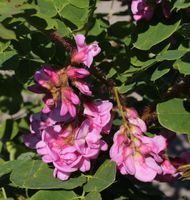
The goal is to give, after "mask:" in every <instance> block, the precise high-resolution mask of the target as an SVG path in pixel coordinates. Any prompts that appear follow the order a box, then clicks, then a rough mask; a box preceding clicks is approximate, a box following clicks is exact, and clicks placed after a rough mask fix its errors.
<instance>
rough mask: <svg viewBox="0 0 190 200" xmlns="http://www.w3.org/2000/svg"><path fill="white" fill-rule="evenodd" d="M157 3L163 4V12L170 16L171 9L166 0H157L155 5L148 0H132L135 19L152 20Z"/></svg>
mask: <svg viewBox="0 0 190 200" xmlns="http://www.w3.org/2000/svg"><path fill="white" fill-rule="evenodd" d="M156 4H161V6H162V11H163V14H164V16H165V17H166V18H168V17H169V16H170V9H169V6H168V4H167V2H166V0H155V5H153V4H150V3H148V2H147V1H146V0H132V2H131V11H132V14H133V18H134V20H135V21H140V20H142V19H144V20H146V21H149V20H151V19H152V17H153V15H154V8H155V6H156Z"/></svg>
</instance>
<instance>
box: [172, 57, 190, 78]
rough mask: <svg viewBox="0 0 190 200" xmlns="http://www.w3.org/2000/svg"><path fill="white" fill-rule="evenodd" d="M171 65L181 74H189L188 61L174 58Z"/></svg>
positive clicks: (189, 66) (189, 65) (189, 63)
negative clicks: (174, 60)
mask: <svg viewBox="0 0 190 200" xmlns="http://www.w3.org/2000/svg"><path fill="white" fill-rule="evenodd" d="M173 67H174V68H175V69H177V70H178V71H179V72H180V73H181V74H185V75H190V62H185V61H183V60H181V59H179V60H176V62H175V63H174V64H173Z"/></svg>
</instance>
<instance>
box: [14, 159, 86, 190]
mask: <svg viewBox="0 0 190 200" xmlns="http://www.w3.org/2000/svg"><path fill="white" fill-rule="evenodd" d="M10 180H11V181H12V183H13V184H14V185H16V186H19V187H21V188H29V189H55V188H64V189H73V188H76V187H79V186H81V185H82V184H84V183H85V182H86V178H85V177H84V176H80V177H77V178H70V179H69V180H68V181H60V180H58V179H57V178H54V177H53V170H52V169H50V168H49V167H48V165H47V164H45V163H43V162H42V161H40V160H27V161H26V163H24V165H21V166H20V167H19V168H16V169H14V170H13V172H12V173H11V177H10Z"/></svg>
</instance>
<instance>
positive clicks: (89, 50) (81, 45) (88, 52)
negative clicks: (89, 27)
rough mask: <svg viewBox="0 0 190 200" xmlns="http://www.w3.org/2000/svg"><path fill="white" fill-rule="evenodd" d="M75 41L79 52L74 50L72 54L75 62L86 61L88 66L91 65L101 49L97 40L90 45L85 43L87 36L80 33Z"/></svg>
mask: <svg viewBox="0 0 190 200" xmlns="http://www.w3.org/2000/svg"><path fill="white" fill-rule="evenodd" d="M75 42H76V45H77V50H78V51H77V52H74V54H73V56H72V62H73V63H84V64H85V65H86V66H87V67H90V66H91V64H92V62H93V58H94V57H95V56H96V55H98V54H99V53H100V51H101V49H100V47H99V46H98V43H97V42H94V43H92V44H90V45H87V44H86V43H85V36H84V35H82V34H78V35H76V36H75Z"/></svg>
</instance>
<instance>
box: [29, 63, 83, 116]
mask: <svg viewBox="0 0 190 200" xmlns="http://www.w3.org/2000/svg"><path fill="white" fill-rule="evenodd" d="M81 71H82V70H81ZM81 73H82V72H81ZM83 73H84V72H83ZM34 78H35V81H36V84H35V85H33V86H30V87H29V89H30V90H31V91H33V92H36V93H44V94H45V96H44V97H43V101H44V103H45V105H44V108H43V109H42V112H43V113H46V114H47V113H54V114H57V111H58V110H59V111H60V112H59V114H60V116H65V115H67V113H69V114H70V116H71V117H75V115H76V105H78V104H79V103H80V100H79V98H78V96H77V95H76V94H75V93H74V92H73V90H72V89H71V88H70V87H69V83H68V80H67V75H66V73H65V71H64V70H60V71H54V70H53V69H52V68H47V67H43V68H42V69H41V70H39V71H37V72H36V73H35V77H34ZM54 114H53V115H54ZM53 115H52V116H51V117H52V118H57V117H58V115H57V116H56V117H54V116H53Z"/></svg>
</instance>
